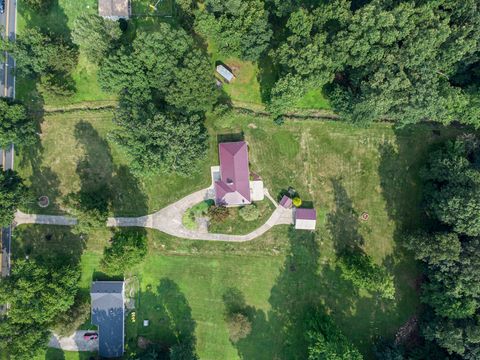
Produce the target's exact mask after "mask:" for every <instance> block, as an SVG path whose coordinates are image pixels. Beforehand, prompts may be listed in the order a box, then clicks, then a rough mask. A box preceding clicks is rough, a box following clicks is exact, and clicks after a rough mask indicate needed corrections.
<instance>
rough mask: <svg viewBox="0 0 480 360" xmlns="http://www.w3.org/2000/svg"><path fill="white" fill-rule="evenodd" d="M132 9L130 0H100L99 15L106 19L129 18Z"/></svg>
mask: <svg viewBox="0 0 480 360" xmlns="http://www.w3.org/2000/svg"><path fill="white" fill-rule="evenodd" d="M130 9H131V5H130V0H98V15H100V16H101V17H103V18H105V19H109V20H120V19H129V18H130V15H131V11H130Z"/></svg>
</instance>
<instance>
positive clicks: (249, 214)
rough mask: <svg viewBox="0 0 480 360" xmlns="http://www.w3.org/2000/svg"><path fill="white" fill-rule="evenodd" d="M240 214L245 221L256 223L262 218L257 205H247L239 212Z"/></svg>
mask: <svg viewBox="0 0 480 360" xmlns="http://www.w3.org/2000/svg"><path fill="white" fill-rule="evenodd" d="M239 214H240V216H241V217H242V219H243V220H245V221H254V220H257V219H258V217H259V216H260V211H259V210H258V208H257V206H256V205H247V206H244V207H242V208H241V209H240V210H239Z"/></svg>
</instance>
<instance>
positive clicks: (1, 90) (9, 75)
mask: <svg viewBox="0 0 480 360" xmlns="http://www.w3.org/2000/svg"><path fill="white" fill-rule="evenodd" d="M16 27H17V0H5V12H4V13H3V14H1V15H0V28H2V29H3V31H2V37H3V38H4V39H5V38H8V39H10V41H15V36H16V35H15V34H16ZM5 59H6V61H5ZM14 69H15V60H13V58H12V57H11V56H10V55H9V54H7V53H4V54H2V66H0V96H3V97H11V98H14V97H15V74H14Z"/></svg>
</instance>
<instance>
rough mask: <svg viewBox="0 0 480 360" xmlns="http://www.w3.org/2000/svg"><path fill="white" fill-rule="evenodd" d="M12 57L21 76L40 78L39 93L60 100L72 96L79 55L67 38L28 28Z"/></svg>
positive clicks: (16, 45) (18, 41)
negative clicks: (48, 94)
mask: <svg viewBox="0 0 480 360" xmlns="http://www.w3.org/2000/svg"><path fill="white" fill-rule="evenodd" d="M13 53H14V56H15V60H16V62H17V68H18V69H19V71H20V72H24V73H26V74H33V75H35V76H38V77H39V78H40V80H41V87H40V90H43V91H45V92H48V93H53V94H55V95H57V96H69V95H72V94H73V92H74V89H75V88H74V82H73V80H72V78H71V73H72V71H73V69H74V68H75V66H76V64H77V61H78V52H77V49H75V48H74V47H73V46H72V45H71V44H69V43H68V42H66V41H65V39H64V38H62V37H60V36H58V35H53V34H47V33H44V32H42V31H40V30H39V29H37V28H29V29H26V30H25V31H23V32H22V34H21V36H19V37H18V39H17V42H16V43H15V46H14V49H13Z"/></svg>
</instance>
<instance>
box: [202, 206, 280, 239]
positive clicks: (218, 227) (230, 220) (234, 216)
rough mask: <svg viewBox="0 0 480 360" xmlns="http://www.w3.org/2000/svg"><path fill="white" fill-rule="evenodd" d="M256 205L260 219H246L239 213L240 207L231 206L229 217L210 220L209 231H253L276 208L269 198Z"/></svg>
mask: <svg viewBox="0 0 480 360" xmlns="http://www.w3.org/2000/svg"><path fill="white" fill-rule="evenodd" d="M256 206H257V207H258V210H259V213H260V215H259V217H258V219H256V220H254V221H245V220H243V219H242V217H241V216H240V214H239V208H229V215H228V217H227V218H226V219H225V220H224V221H222V222H210V223H209V225H208V231H210V232H212V233H221V234H237V235H243V234H248V233H250V232H252V231H253V230H255V229H257V228H259V227H260V226H262V225H263V224H265V222H266V221H267V220H268V218H269V217H270V215H272V213H273V210H275V207H274V206H273V204H272V203H271V201H270V200H268V199H267V198H265V199H264V200H263V201H259V202H257V203H256Z"/></svg>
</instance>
